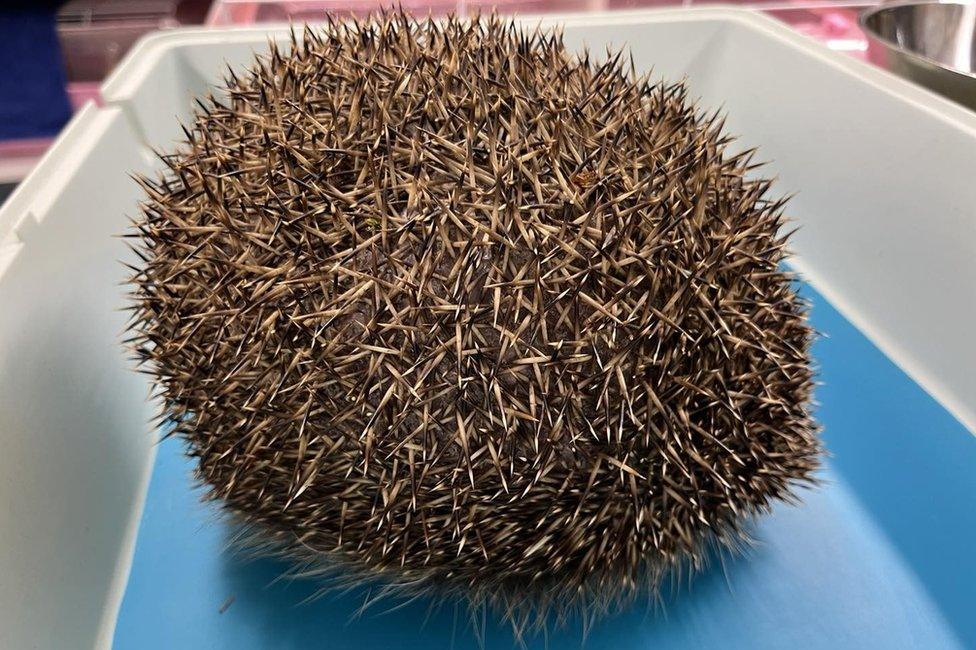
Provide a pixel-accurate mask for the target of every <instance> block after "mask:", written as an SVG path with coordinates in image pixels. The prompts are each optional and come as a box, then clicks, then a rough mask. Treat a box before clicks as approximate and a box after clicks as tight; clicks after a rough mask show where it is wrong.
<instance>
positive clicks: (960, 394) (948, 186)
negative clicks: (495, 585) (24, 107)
mask: <svg viewBox="0 0 976 650" xmlns="http://www.w3.org/2000/svg"><path fill="white" fill-rule="evenodd" d="M545 20H546V22H554V21H556V20H558V19H556V18H552V17H550V18H546V19H545ZM565 22H566V39H567V42H568V43H569V44H570V45H571V46H572V47H576V46H579V45H581V44H582V43H583V42H584V41H585V42H586V43H588V44H589V45H590V46H591V48H592V49H594V50H601V49H603V47H604V46H605V45H607V44H614V45H617V46H623V45H625V44H629V45H630V47H631V49H632V50H633V53H634V59H635V62H636V63H637V65H638V67H640V68H643V69H647V68H650V67H652V66H653V68H654V70H655V73H656V74H658V75H663V76H667V77H669V78H679V77H682V76H687V78H688V82H689V84H690V86H691V88H692V91H693V92H694V93H695V94H698V95H700V96H701V98H702V105H703V106H706V107H719V106H722V107H724V109H725V110H726V111H727V112H728V116H729V119H728V128H729V129H730V131H732V132H734V133H738V134H740V135H741V139H740V141H739V142H740V145H741V146H744V147H745V146H753V145H760V146H761V152H762V157H763V158H765V159H768V160H772V161H775V162H774V163H773V164H772V166H771V167H770V169H768V170H767V173H770V172H771V173H776V174H777V175H778V176H779V178H780V181H779V184H778V188H779V190H780V191H782V192H791V191H799V192H800V193H799V194H798V195H797V196H796V198H795V199H794V200H793V202H792V203H791V214H792V216H793V217H794V218H795V219H796V221H797V222H798V223H799V225H800V226H801V229H800V231H799V233H798V234H797V235H796V236H795V238H794V240H793V241H794V249H795V250H796V252H797V257H796V258H795V261H794V264H795V266H796V267H797V268H798V269H799V270H801V271H802V272H803V274H804V275H805V277H806V279H807V280H808V282H809V283H810V284H811V285H812V287H813V288H814V289H815V290H816V291H817V292H818V293H819V294H820V295H821V296H823V298H825V299H826V301H827V302H829V303H830V304H832V305H833V306H834V307H835V308H836V311H834V309H833V308H831V307H830V306H829V305H826V302H824V303H822V304H824V305H825V307H824V311H822V312H821V313H823V314H825V315H824V316H823V317H821V318H825V319H826V320H824V321H822V322H825V323H827V327H828V329H830V333H831V334H832V336H833V338H832V339H828V340H827V343H825V345H830V346H832V347H830V348H824V349H825V350H827V351H826V352H824V355H823V356H822V357H820V361H821V363H822V364H823V366H824V370H825V374H827V373H829V376H828V377H827V381H828V384H827V386H826V387H825V389H824V390H823V391H821V393H820V394H819V396H820V400H821V401H822V402H823V404H824V406H823V409H822V411H823V415H822V417H823V419H824V421H825V423H826V424H827V430H826V431H825V436H826V438H827V443H828V446H829V447H830V449H831V451H832V452H833V460H832V461H831V467H830V469H829V470H828V477H829V478H830V484H829V485H828V486H827V487H826V488H825V489H824V490H822V491H821V492H819V493H814V494H813V495H811V497H810V499H809V500H808V502H807V504H806V505H804V506H803V507H801V508H796V509H786V510H782V511H778V512H777V514H776V515H775V516H774V517H773V518H772V519H771V520H770V521H769V523H766V524H763V525H761V527H760V531H759V532H760V535H761V537H762V538H764V539H765V540H766V541H767V544H768V545H767V546H766V549H767V550H766V551H763V550H762V549H760V550H759V551H758V554H759V557H757V558H755V560H753V561H750V562H743V563H739V566H743V567H745V568H744V569H742V570H741V571H739V572H735V571H733V573H732V574H731V575H730V581H731V590H729V589H728V588H727V587H726V586H725V581H724V579H723V578H722V577H721V575H720V574H719V576H718V577H716V576H715V574H711V575H710V576H708V580H706V581H705V582H704V586H696V587H695V589H694V590H692V596H689V598H688V599H685V600H679V601H677V602H678V603H683V604H675V605H674V607H675V609H674V610H673V611H674V612H675V614H674V616H672V617H671V618H670V619H668V621H667V622H663V623H662V622H660V621H659V620H658V619H657V618H656V617H654V616H651V618H650V619H647V618H642V617H641V615H640V614H639V613H630V614H628V615H627V616H625V617H623V618H619V619H615V620H611V621H609V622H608V623H607V624H606V625H605V626H604V627H602V628H601V630H602V632H599V633H598V634H596V633H595V635H594V637H593V640H592V644H591V645H588V647H646V646H647V645H648V644H653V645H661V647H673V646H681V647H707V646H717V645H724V646H729V647H783V646H789V645H794V646H799V647H853V646H855V645H859V646H861V647H864V646H870V645H875V646H878V647H897V646H901V647H913V646H920V645H921V646H927V647H933V646H944V647H952V646H957V647H961V646H973V645H976V621H974V619H973V617H972V603H973V602H976V555H974V554H972V553H971V539H972V535H973V532H974V531H976V508H974V507H973V504H974V495H976V472H974V471H973V469H974V468H976V444H974V440H976V439H974V438H973V437H972V435H971V433H970V432H971V431H972V430H973V428H974V424H976V374H974V373H973V372H972V368H973V367H976V346H974V345H973V344H972V338H971V330H972V323H973V322H974V321H976V300H974V299H973V298H974V297H976V296H974V289H973V287H974V286H976V257H974V256H973V255H972V251H973V250H974V246H976V219H974V215H973V208H972V206H973V205H976V184H974V183H973V182H972V170H973V169H976V115H974V114H972V113H970V112H968V111H966V110H964V109H962V108H960V107H958V106H956V105H954V104H952V103H950V102H948V101H946V100H943V99H941V98H939V97H937V96H935V95H933V94H931V93H929V92H927V91H925V90H922V89H920V88H917V87H914V86H912V85H910V84H908V83H907V82H904V81H902V80H900V79H897V78H895V77H893V76H891V75H889V74H887V73H885V72H883V71H881V70H878V69H875V68H872V67H870V66H868V65H866V64H864V63H862V62H859V61H856V60H854V59H852V58H850V57H846V56H843V55H840V54H837V53H834V52H831V51H829V50H828V49H827V48H825V47H823V46H822V45H819V44H817V43H815V42H813V41H811V40H808V39H807V38H805V37H803V36H801V35H799V34H797V33H795V32H793V31H792V30H790V29H789V28H788V27H786V26H784V25H782V24H780V23H778V22H776V21H774V20H771V19H769V18H764V17H762V16H759V15H756V14H752V13H748V12H744V11H739V10H733V9H697V10H668V11H661V12H633V13H615V14H606V15H592V14H590V15H586V16H582V17H578V18H573V17H570V18H567V19H566V20H565ZM286 33H287V32H286V30H284V29H276V30H272V31H270V32H269V31H268V30H267V29H239V30H227V31H203V30H187V31H171V32H168V33H165V34H159V35H155V36H152V37H150V38H148V39H146V40H144V41H142V42H141V44H139V45H137V46H136V48H135V49H134V50H133V51H132V53H131V54H130V55H129V57H128V58H127V59H126V60H125V61H124V62H123V63H122V64H121V66H120V67H119V68H118V69H117V71H116V72H115V74H113V76H112V77H111V78H110V79H109V80H108V82H107V83H106V84H105V85H104V87H103V88H102V96H103V99H104V106H102V107H96V106H94V105H88V106H86V107H85V108H84V109H82V110H81V111H80V112H79V113H78V114H77V115H76V117H75V118H74V120H73V121H72V123H71V124H70V125H69V127H68V128H67V129H66V131H65V132H64V133H63V134H62V136H61V137H60V138H59V139H58V141H57V143H56V144H55V145H54V146H53V147H52V149H51V150H50V151H49V152H48V153H47V154H46V156H45V157H44V159H43V160H42V161H41V163H40V164H39V165H38V167H37V168H36V169H35V170H34V172H33V173H32V174H31V176H30V177H29V178H28V179H27V180H26V181H24V183H23V184H22V185H21V186H20V187H19V188H18V190H17V192H16V193H15V194H14V195H13V196H12V197H11V198H10V199H9V201H8V203H7V204H6V205H5V206H4V208H3V209H2V210H0V445H2V447H0V448H2V452H0V495H2V498H0V549H2V553H0V647H4V648H7V647H9V648H22V647H35V648H67V647H70V648H86V647H108V646H109V645H110V644H111V643H112V639H113V638H114V639H115V640H116V645H117V647H120V648H153V647H218V648H219V647H234V648H251V647H254V648H258V647H286V648H290V647H305V646H304V645H303V641H304V642H308V643H311V642H313V641H314V642H315V643H317V644H318V645H321V644H322V643H325V644H327V645H328V644H332V645H334V646H335V647H357V648H364V647H383V646H384V644H385V645H386V646H390V645H396V646H402V647H432V648H433V647H449V646H450V643H451V641H450V637H451V635H450V633H449V632H445V631H444V629H443V626H444V625H449V623H445V622H444V620H443V618H438V619H436V620H435V621H434V625H435V627H434V628H430V627H428V628H424V629H425V630H427V631H426V632H421V631H417V630H418V629H419V627H420V619H422V613H423V609H421V610H420V614H419V615H417V613H416V611H415V610H409V611H408V612H407V613H406V614H404V613H403V612H401V613H400V614H398V615H396V616H392V618H388V619H383V618H379V619H377V621H374V622H369V621H367V622H364V623H360V624H358V625H350V626H348V627H343V623H342V622H343V621H344V620H345V619H344V616H343V612H348V611H351V610H352V609H355V607H351V608H350V607H349V603H348V602H347V601H343V600H341V599H340V600H339V601H337V602H334V601H329V602H327V603H326V604H324V605H318V606H314V607H315V609H313V610H301V609H296V608H295V606H294V603H292V604H289V605H283V604H282V601H279V600H276V599H277V598H278V594H279V592H277V591H275V590H274V589H271V590H269V591H262V589H261V588H260V587H259V586H258V584H259V583H260V584H264V583H265V582H267V581H269V580H270V577H271V576H273V574H274V569H275V567H273V566H270V567H269V566H268V565H267V564H263V565H259V566H257V567H251V568H248V567H245V566H238V565H236V564H234V563H232V562H229V561H227V560H225V559H224V558H225V557H226V556H225V555H224V554H223V544H222V541H223V533H222V525H221V524H220V523H218V522H213V521H211V520H209V519H207V518H206V517H205V516H204V515H205V514H206V513H201V512H199V511H198V510H195V509H194V507H193V506H192V504H193V502H194V498H195V496H194V493H193V492H192V490H191V482H190V479H189V476H188V474H187V470H188V467H187V466H186V465H185V464H181V459H180V457H179V453H178V449H177V448H174V447H172V446H170V447H167V446H163V447H161V448H159V449H158V452H159V464H158V465H157V467H156V471H155V473H154V474H153V465H154V460H155V457H156V454H157V447H156V446H155V445H154V435H153V432H152V429H151V427H150V426H149V425H148V424H147V422H148V421H149V420H150V417H151V415H152V411H153V409H152V406H151V405H150V404H149V403H148V402H147V401H146V396H147V388H148V387H147V385H146V383H145V381H144V379H143V378H142V377H141V376H140V375H138V374H136V373H134V372H132V371H131V368H130V364H129V362H128V361H127V360H126V358H125V354H124V352H123V351H122V349H121V347H120V345H119V341H120V338H121V332H122V330H123V326H124V321H125V314H124V313H123V312H121V311H119V307H120V306H121V305H122V304H123V297H122V294H123V292H124V288H123V287H122V286H120V282H121V281H122V279H123V278H124V277H125V275H126V272H125V269H124V268H123V266H122V265H121V264H119V260H120V259H127V258H128V257H127V256H128V253H127V251H126V248H125V246H124V244H123V243H122V242H121V241H120V240H119V239H118V238H116V237H115V235H117V234H119V233H121V232H123V231H124V229H125V228H126V225H127V215H132V214H134V213H135V212H136V209H137V208H136V203H137V201H138V199H139V196H140V191H139V189H138V187H137V186H136V185H135V183H133V182H132V181H131V180H130V179H129V177H128V176H127V174H128V173H129V172H133V171H146V170H148V169H150V168H151V167H152V166H153V165H154V164H155V163H154V162H153V157H152V155H151V153H150V147H156V148H166V147H169V146H171V145H172V143H173V142H174V141H175V140H176V139H177V138H178V137H179V133H180V130H179V126H178V123H177V118H181V117H186V116H187V115H188V114H189V112H190V110H191V106H192V104H191V98H192V97H193V96H195V95H199V94H201V93H202V92H204V90H205V89H206V88H207V87H208V85H209V84H211V83H214V82H216V81H217V80H218V79H219V77H220V75H221V70H222V69H223V68H224V66H225V64H226V63H230V64H232V65H240V64H243V63H245V62H247V61H249V60H250V58H251V56H252V52H253V51H255V50H257V51H260V50H262V49H264V47H265V44H266V42H267V38H268V36H269V34H270V36H271V37H273V38H284V37H285V35H286ZM818 309H819V308H818ZM845 319H846V320H845ZM848 323H852V324H853V326H851V325H849V324H848ZM865 336H866V337H867V338H865ZM872 344H873V345H872ZM874 346H876V348H875V347H874ZM879 350H880V352H879ZM903 371H904V372H905V373H907V375H904V374H903ZM151 475H152V477H153V480H152V485H153V487H152V490H151V491H150V501H149V502H148V505H147V507H146V510H145V512H143V508H144V505H146V504H147V501H146V495H147V488H148V486H149V484H150V476H151ZM206 521H210V522H211V523H209V524H205V523H203V522H206ZM140 522H142V530H141V532H140ZM137 537H138V538H139V543H138V550H137V551H136V550H135V549H136V546H137V544H136V540H137ZM134 554H135V557H136V561H135V565H133V556H134ZM191 562H198V564H191ZM130 569H131V570H132V574H131V577H130ZM213 572H218V574H215V573H213ZM194 575H195V576H196V582H194V581H193V580H191V578H193V576H194ZM213 576H217V577H220V579H221V580H227V581H229V582H226V583H225V582H211V581H210V580H209V578H211V577H213ZM221 576H222V577H221ZM177 579H180V580H183V579H185V580H186V582H182V583H179V582H177ZM215 579H216V578H215ZM228 585H230V586H231V587H233V589H236V590H237V591H229V592H228V591H226V590H225V589H229V588H230V587H228ZM178 587H180V588H183V589H188V588H191V587H192V588H193V589H194V590H195V591H187V590H184V591H179V590H178V589H177V588H178ZM296 589H298V591H301V588H296ZM288 593H291V594H292V595H294V590H293V591H291V592H288ZM235 594H237V599H238V604H236V605H232V606H230V608H229V609H226V608H224V607H223V604H222V603H225V602H226V599H228V598H229V597H230V596H233V595H235ZM262 594H264V595H262ZM268 594H270V596H269V595H268ZM123 595H125V602H126V604H125V607H124V608H123V611H122V618H121V619H119V611H120V604H121V603H122V601H123ZM299 599H300V598H299ZM201 602H204V603H205V604H206V611H200V607H201ZM330 602H331V603H332V604H329V603H330ZM225 609H226V612H224V610H225ZM288 612H291V613H290V614H289V613H288ZM303 612H305V613H303ZM117 620H118V623H119V624H118V628H117V629H116V623H117ZM289 625H291V626H292V627H288V626H289ZM431 630H433V631H431ZM299 633H300V634H299ZM459 639H460V640H458V642H457V644H456V645H455V647H468V646H470V645H472V644H473V641H470V640H468V641H465V640H463V638H460V637H459ZM872 641H874V642H873V643H872ZM490 643H493V644H496V645H492V647H510V646H511V642H510V640H508V641H506V639H504V638H501V639H495V640H494V641H490ZM540 643H541V642H540ZM552 643H553V644H552V645H551V646H550V647H563V645H564V643H563V641H555V640H554V641H553V642H552ZM662 644H663V645H662ZM540 647H542V646H541V645H540Z"/></svg>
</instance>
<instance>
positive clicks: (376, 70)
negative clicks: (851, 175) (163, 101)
mask: <svg viewBox="0 0 976 650" xmlns="http://www.w3.org/2000/svg"><path fill="white" fill-rule="evenodd" d="M184 132H185V136H186V139H185V141H184V142H183V143H182V144H180V145H178V146H177V147H175V149H174V151H173V152H172V153H163V154H160V157H161V160H162V161H163V163H164V165H163V167H162V171H161V172H160V173H159V175H158V176H154V177H151V178H148V177H140V178H139V181H140V183H141V184H142V186H143V187H144V189H145V193H146V196H145V199H144V201H143V203H142V205H141V211H140V215H139V216H138V217H137V218H136V219H134V227H133V229H132V231H130V233H128V235H127V236H128V237H130V240H129V241H130V243H131V245H132V247H133V248H134V249H135V251H136V252H137V253H138V255H139V258H140V262H139V264H138V265H137V266H136V267H134V268H135V270H134V272H133V275H132V277H131V280H130V282H131V284H130V308H131V310H132V320H131V325H130V345H131V348H132V349H133V350H134V355H135V357H136V359H137V362H138V364H139V366H140V369H141V370H142V371H143V372H146V373H147V374H148V375H149V376H150V377H151V380H152V381H153V382H154V385H155V387H156V394H157V396H158V399H159V402H160V404H161V413H160V418H161V420H162V421H163V422H164V423H165V425H166V426H168V427H169V429H170V435H175V436H178V437H179V438H181V439H182V440H183V441H184V443H185V446H186V449H187V451H188V454H189V455H190V457H191V458H192V459H193V460H194V462H195V468H196V475H197V478H198V480H199V482H200V483H201V484H202V485H203V486H205V488H206V493H207V495H208V497H209V498H211V499H213V500H215V501H217V502H218V503H219V504H221V506H222V511H224V512H226V513H227V514H228V515H229V516H231V517H232V518H234V519H235V520H236V521H240V522H243V523H245V524H246V525H247V526H249V527H250V528H251V529H252V530H253V531H255V534H256V535H257V538H256V539H257V540H259V541H258V542H257V543H258V544H259V545H260V546H261V547H262V549H263V550H264V551H267V552H272V553H277V554H280V555H283V556H285V557H287V558H290V559H291V560H292V561H293V562H294V563H295V566H300V567H304V568H305V569H306V570H308V571H311V572H312V573H315V572H321V573H322V574H323V575H326V574H328V573H329V572H331V571H333V570H340V571H341V572H343V575H347V576H351V577H352V578H353V579H355V580H363V581H372V580H379V581H381V582H382V583H383V584H384V585H386V587H387V588H389V589H391V590H394V591H397V593H401V592H402V593H405V594H409V595H411V596H414V595H430V596H432V597H439V598H457V597H459V598H461V599H463V600H465V601H466V602H468V603H470V604H471V605H472V606H473V607H485V608H489V609H491V610H492V611H494V612H496V615H497V616H498V618H500V619H503V620H508V621H510V622H511V624H512V625H513V627H514V628H515V630H516V631H518V632H522V631H525V630H529V629H535V628H538V627H539V626H543V625H545V621H546V620H548V619H550V618H552V617H555V618H556V619H558V620H560V621H565V620H567V618H568V616H569V615H570V614H572V613H574V612H583V613H585V614H586V615H587V616H591V617H595V616H601V615H604V614H606V613H607V612H609V611H611V610H612V609H614V608H616V607H619V606H622V605H625V604H627V603H629V602H631V601H632V600H633V599H634V598H636V597H637V596H638V595H639V594H643V593H653V592H654V591H655V590H656V588H657V587H658V586H659V585H660V584H661V583H662V580H663V579H664V578H665V577H666V576H667V575H668V574H669V573H670V572H673V571H681V570H684V569H683V567H690V569H691V570H694V569H697V568H700V567H701V566H702V564H703V563H704V562H705V560H706V557H707V556H708V555H709V553H710V549H714V548H723V549H724V548H731V549H734V548H737V547H739V546H741V545H742V544H743V542H744V541H745V540H747V539H748V537H749V535H748V532H747V531H748V528H749V526H750V522H751V521H753V520H754V519H755V517H756V516H758V515H761V514H763V513H766V512H768V511H769V510H770V508H771V507H772V505H773V504H774V503H775V502H777V501H787V502H795V501H796V500H797V499H798V497H797V489H798V488H799V487H802V486H808V485H813V484H815V483H816V481H817V479H816V471H817V468H818V466H819V462H820V458H821V456H822V453H823V450H822V445H821V442H820V441H819V435H818V426H817V424H816V422H815V421H814V419H813V417H812V414H811V410H812V406H811V392H812V385H813V380H814V371H813V369H812V361H811V358H810V353H809V348H810V344H811V340H812V337H813V334H812V330H811V328H810V327H809V326H808V324H807V320H806V315H807V309H808V307H807V305H806V303H805V301H804V300H803V299H802V298H800V297H799V296H798V295H797V293H796V289H795V286H794V284H795V278H794V277H793V275H792V273H791V272H790V271H789V270H788V268H786V267H785V266H784V263H785V262H786V260H787V259H788V250H787V243H788V241H787V240H788V234H786V233H784V230H785V224H786V217H785V216H784V214H785V212H784V210H785V203H786V201H785V199H781V198H776V197H774V196H771V192H772V182H771V181H770V180H768V179H763V178H758V177H756V175H755V173H754V172H755V168H756V167H757V165H756V164H755V163H754V162H753V159H754V151H753V150H747V151H738V152H735V151H733V148H732V147H731V146H730V144H731V143H733V139H732V138H731V137H730V136H728V135H726V134H725V133H724V124H723V118H722V117H721V116H720V115H719V114H718V113H707V112H705V111H703V110H700V109H699V108H698V107H697V106H696V104H695V102H694V101H692V100H691V99H690V98H689V94H688V90H687V88H686V86H685V85H684V83H683V82H677V83H671V82H666V81H654V80H652V79H651V77H650V75H649V74H645V75H638V74H637V72H636V71H635V66H634V65H633V61H632V60H629V61H628V57H627V55H626V54H625V53H624V51H623V50H620V51H616V52H612V51H608V53H607V56H606V57H605V58H602V57H601V58H600V59H597V58H595V57H592V56H591V55H590V53H589V52H588V51H583V52H582V53H579V54H572V53H570V52H569V51H568V50H567V48H566V46H565V45H564V42H563V38H562V35H561V33H560V32H559V31H558V30H555V31H553V30H545V29H542V28H539V27H536V28H534V29H530V28H523V27H520V26H519V25H518V24H517V23H514V22H512V21H511V20H508V19H503V18H500V17H498V16H481V17H478V16H476V17H473V18H468V19H460V18H457V17H447V18H444V19H441V20H431V19H415V18H411V17H408V16H407V15H405V14H404V13H402V12H396V11H393V12H381V13H379V14H375V15H372V16H370V17H367V18H360V19H350V20H338V19H329V20H327V21H326V22H325V23H324V24H323V25H321V26H318V27H314V28H309V27H306V28H305V29H304V30H303V32H302V33H298V34H296V33H295V32H294V31H293V32H292V37H291V42H290V43H286V44H285V45H282V46H280V47H279V46H278V45H276V44H275V43H271V44H270V50H269V52H268V53H267V54H265V55H261V56H257V57H256V58H255V61H254V63H253V65H252V66H251V67H250V68H249V69H247V70H246V71H244V72H240V71H238V72H235V71H233V70H231V71H229V72H228V73H227V78H226V81H225V88H224V89H223V90H222V92H220V93H218V94H217V96H216V97H215V96H213V95H211V96H209V97H208V98H206V99H205V100H200V101H198V109H197V110H196V113H195V114H194V116H193V117H192V120H191V121H190V122H189V124H188V125H187V126H185V127H184Z"/></svg>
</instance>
